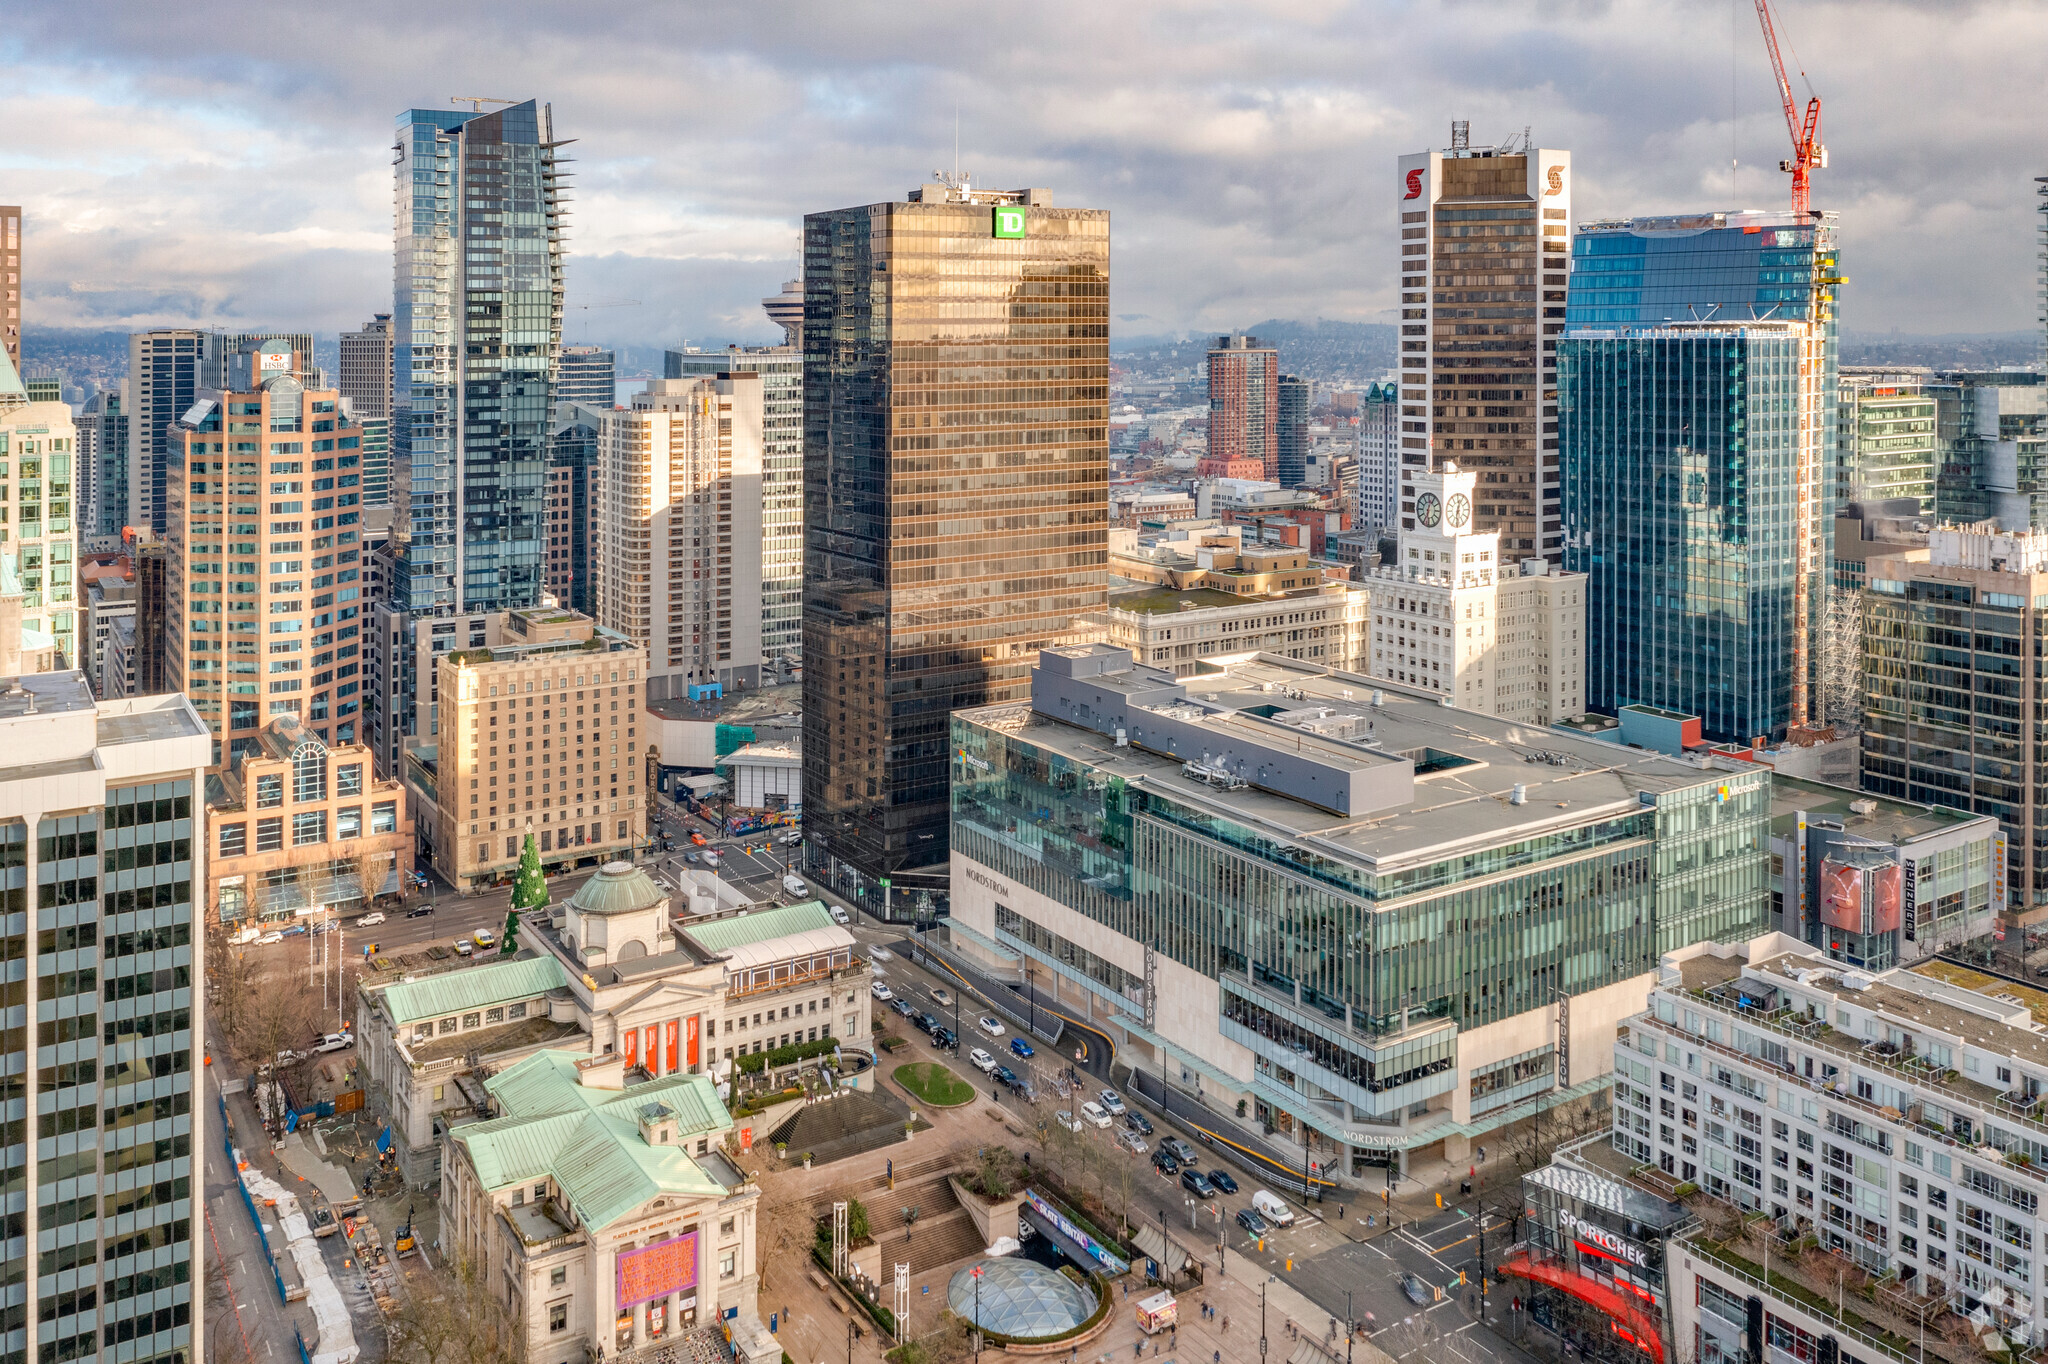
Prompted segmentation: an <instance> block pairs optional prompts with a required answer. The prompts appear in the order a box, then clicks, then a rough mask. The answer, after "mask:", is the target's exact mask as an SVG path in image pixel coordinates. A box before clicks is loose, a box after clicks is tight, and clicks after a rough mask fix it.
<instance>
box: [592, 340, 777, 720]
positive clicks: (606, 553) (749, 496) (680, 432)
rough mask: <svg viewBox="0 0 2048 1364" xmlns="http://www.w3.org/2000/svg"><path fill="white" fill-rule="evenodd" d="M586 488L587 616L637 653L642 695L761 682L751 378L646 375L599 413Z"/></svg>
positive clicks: (757, 396)
mask: <svg viewBox="0 0 2048 1364" xmlns="http://www.w3.org/2000/svg"><path fill="white" fill-rule="evenodd" d="M597 486H598V487H600V488H602V489H603V490H604V495H603V496H602V497H600V498H599V499H598V504H597V508H596V510H595V512H594V515H593V525H592V539H593V540H594V541H595V542H596V552H595V553H594V554H592V555H591V567H592V569H593V573H592V576H593V577H594V578H595V579H596V598H597V611H596V620H597V622H598V624H600V625H603V626H605V627H606V628H608V629H611V630H616V631H618V632H619V633H620V634H621V635H623V636H625V637H626V638H627V639H629V640H631V641H633V643H634V644H635V645H636V646H638V647H639V648H641V649H643V650H645V651H646V654H647V668H646V672H645V676H646V679H647V692H646V699H647V700H650V701H665V700H668V699H669V698H671V697H684V696H688V697H692V698H696V697H702V696H712V695H722V694H723V693H724V692H725V691H730V690H733V689H734V688H737V687H754V686H759V685H760V682H761V661H762V660H761V562H760V559H759V557H758V556H757V554H756V553H755V546H757V545H758V544H759V543H760V540H761V493H760V489H761V376H760V375H758V374H753V373H746V372H741V373H735V374H721V375H720V376H718V377H717V378H715V379H650V380H648V382H647V391H646V392H644V393H636V394H634V395H633V406H632V407H631V408H630V409H613V410H611V411H609V412H605V413H603V414H601V416H600V420H599V426H598V442H597ZM650 564H660V565H662V566H663V568H662V570H661V571H655V572H650V571H649V565H650Z"/></svg>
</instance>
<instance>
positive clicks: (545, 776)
mask: <svg viewBox="0 0 2048 1364" xmlns="http://www.w3.org/2000/svg"><path fill="white" fill-rule="evenodd" d="M448 623H451V622H447V621H441V620H436V621H433V622H431V624H432V625H434V626H439V625H442V624H448ZM428 624H429V623H428V622H422V625H423V626H426V625H428ZM472 625H473V627H474V626H480V627H481V629H474V630H473V632H472V636H471V644H470V647H469V648H467V649H458V650H453V651H433V650H431V649H426V650H422V655H423V656H422V657H421V658H420V659H419V660H417V662H416V664H415V666H416V667H417V668H418V669H419V670H420V675H421V676H423V677H432V678H433V679H434V682H435V691H436V694H437V697H438V703H439V704H440V705H441V714H443V715H444V716H445V717H446V723H443V724H441V725H440V726H439V731H438V733H436V734H435V735H434V736H433V739H434V742H432V743H422V744H420V745H418V746H416V747H413V748H410V749H408V750H407V752H406V755H405V762H406V773H405V780H406V781H407V783H408V784H409V785H410V786H411V787H412V796H411V799H412V809H413V819H414V824H415V827H416V828H417V829H418V832H419V835H420V841H421V845H422V847H423V849H424V850H425V852H426V853H427V854H428V855H429V856H430V857H431V858H432V859H433V862H434V866H435V869H436V870H437V871H439V873H440V874H441V876H442V878H443V879H444V880H446V881H447V882H448V884H450V885H452V886H458V887H462V888H470V887H480V886H483V885H487V884H489V883H490V882H492V881H494V880H496V879H498V878H500V877H502V876H506V875H509V874H510V873H511V872H512V871H513V870H514V869H515V868H517V867H518V865H519V852H520V847H521V844H522V842H523V840H524V837H525V835H527V834H529V833H531V834H532V835H533V836H534V839H535V841H536V842H537V843H538V844H539V845H540V850H541V854H542V856H544V857H546V858H547V860H548V861H549V862H550V863H555V862H557V861H560V862H562V863H564V864H573V863H581V862H596V863H603V862H609V861H613V860H616V859H629V858H630V857H631V856H632V854H633V850H634V849H635V848H636V847H638V846H639V842H640V837H641V835H642V834H643V833H644V832H645V831H646V827H647V801H646V799H645V798H644V797H643V796H641V795H640V786H641V784H642V783H641V776H642V773H643V771H644V765H643V763H642V760H641V755H642V753H644V751H645V746H644V745H643V744H642V743H641V741H640V738H639V733H638V730H639V725H638V721H639V718H640V713H641V698H642V695H643V693H644V687H643V685H642V679H641V674H642V673H643V672H644V670H645V667H646V654H645V653H644V652H643V651H641V650H640V649H639V648H637V647H635V646H634V645H633V644H632V643H631V642H630V641H628V640H627V639H625V638H624V637H623V636H621V635H619V634H617V633H615V632H613V631H610V630H606V629H604V628H602V627H600V626H597V625H595V624H594V623H593V622H592V621H591V620H590V618H589V617H587V616H581V615H578V614H577V613H576V612H574V611H564V610H561V609H559V608H556V607H553V606H544V607H539V608H536V609H533V610H526V611H502V612H499V613H497V614H496V615H491V616H481V617H475V618H473V620H472ZM424 635H425V631H424V630H423V631H422V636H423V637H424ZM477 635H481V636H482V642H481V643H478V642H477V639H476V637H477ZM572 692H573V693H574V695H573V696H572V695H571V693H572ZM500 693H502V695H501V694H500ZM572 709H573V710H574V711H575V715H574V717H573V718H572V717H571V715H570V711H571V710H572ZM536 715H538V716H540V717H542V719H541V723H543V724H546V723H549V722H550V721H549V719H548V718H547V717H549V716H552V722H553V724H554V726H555V736H554V738H553V739H552V740H548V741H543V742H542V743H541V746H540V749H539V750H538V752H536V753H529V754H526V755H524V757H525V765H524V766H523V767H522V766H521V765H520V760H519V759H518V758H498V757H497V756H496V751H497V749H498V748H499V747H500V746H501V745H502V744H503V743H504V741H505V739H509V738H510V736H511V728H510V727H511V726H513V725H521V726H522V727H523V726H524V725H528V724H532V723H533V722H534V717H535V716H536ZM572 724H573V725H574V726H575V728H574V730H571V728H570V726H571V725H572ZM500 736H504V737H503V738H501V737H500ZM572 738H573V742H572ZM551 745H552V746H551ZM511 751H512V750H511V749H510V748H506V749H505V752H506V753H507V754H508V755H509V754H510V753H511ZM487 755H489V756H487ZM536 758H537V759H538V760H539V761H538V763H537V764H536V762H535V759H536ZM501 763H502V764H503V766H502V767H501V766H500V764H501Z"/></svg>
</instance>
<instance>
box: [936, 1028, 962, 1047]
mask: <svg viewBox="0 0 2048 1364" xmlns="http://www.w3.org/2000/svg"><path fill="white" fill-rule="evenodd" d="M932 1045H933V1046H935V1047H937V1048H939V1049H940V1050H941V1051H944V1050H947V1049H949V1048H954V1047H958V1046H959V1045H960V1038H959V1037H958V1036H957V1035H956V1034H955V1033H954V1032H953V1030H952V1029H951V1028H933V1029H932Z"/></svg>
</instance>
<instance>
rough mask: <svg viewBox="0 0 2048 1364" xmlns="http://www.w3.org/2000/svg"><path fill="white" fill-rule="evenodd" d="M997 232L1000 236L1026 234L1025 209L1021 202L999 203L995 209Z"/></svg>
mask: <svg viewBox="0 0 2048 1364" xmlns="http://www.w3.org/2000/svg"><path fill="white" fill-rule="evenodd" d="M994 216H995V234H996V235H997V236H998V237H1021V236H1023V235H1024V209H1023V206H1022V205H1020V204H998V205H997V206H996V207H995V210H994Z"/></svg>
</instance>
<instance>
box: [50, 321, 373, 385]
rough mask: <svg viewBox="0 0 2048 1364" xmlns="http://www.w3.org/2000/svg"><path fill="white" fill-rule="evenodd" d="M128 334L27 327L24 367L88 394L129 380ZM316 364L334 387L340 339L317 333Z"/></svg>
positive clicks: (89, 328)
mask: <svg viewBox="0 0 2048 1364" xmlns="http://www.w3.org/2000/svg"><path fill="white" fill-rule="evenodd" d="M128 335H129V334H128V333H127V332H125V331H110V330H107V329H105V328H99V327H24V328H22V332H21V367H22V370H23V371H24V372H25V373H27V374H29V375H37V374H55V375H58V376H60V377H61V378H62V379H63V380H64V382H65V383H66V384H67V385H76V386H77V387H79V388H82V389H85V390H87V391H89V392H90V391H97V390H99V389H103V388H108V387H111V386H112V384H113V382H114V380H116V379H125V378H127V377H128ZM313 363H314V364H316V365H318V366H320V367H321V368H322V369H324V370H325V371H327V380H328V382H329V383H334V382H336V381H337V380H338V378H339V376H340V371H341V338H340V337H339V336H337V335H336V334H335V333H333V332H326V333H318V332H316V333H314V336H313Z"/></svg>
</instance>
